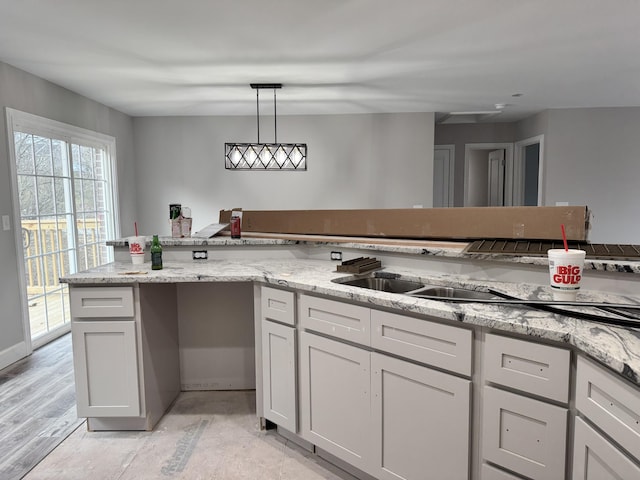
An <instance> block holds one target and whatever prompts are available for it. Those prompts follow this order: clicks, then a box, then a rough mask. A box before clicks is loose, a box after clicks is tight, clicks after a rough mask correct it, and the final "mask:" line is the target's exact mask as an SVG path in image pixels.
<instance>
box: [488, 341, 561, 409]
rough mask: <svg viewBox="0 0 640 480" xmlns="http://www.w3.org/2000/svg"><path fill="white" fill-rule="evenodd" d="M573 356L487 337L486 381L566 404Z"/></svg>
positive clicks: (552, 349) (524, 342)
mask: <svg viewBox="0 0 640 480" xmlns="http://www.w3.org/2000/svg"><path fill="white" fill-rule="evenodd" d="M570 358H571V352H570V351H569V350H564V349H562V348H556V347H551V346H549V345H542V344H538V343H533V342H527V341H525V340H517V339H515V338H509V337H503V336H500V335H493V334H487V336H486V337H485V348H484V366H485V372H486V379H487V380H488V381H490V382H494V383H498V384H500V385H504V386H507V387H512V388H516V389H518V390H522V391H524V392H529V393H533V394H535V395H540V396H542V397H545V398H550V399H552V400H557V401H559V402H563V403H567V402H568V401H569V361H570Z"/></svg>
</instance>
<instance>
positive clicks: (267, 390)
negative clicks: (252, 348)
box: [262, 321, 298, 432]
mask: <svg viewBox="0 0 640 480" xmlns="http://www.w3.org/2000/svg"><path fill="white" fill-rule="evenodd" d="M262 375H263V376H262V379H263V391H262V397H263V407H264V417H265V418H267V419H268V420H271V421H272V422H274V423H275V424H277V425H280V426H282V427H283V428H286V429H287V430H289V431H291V432H296V431H297V424H298V420H297V404H296V398H297V395H296V386H297V383H296V331H295V329H294V328H291V327H288V326H286V325H282V324H279V323H274V322H270V321H263V322H262Z"/></svg>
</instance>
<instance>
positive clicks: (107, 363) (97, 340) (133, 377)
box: [72, 320, 140, 417]
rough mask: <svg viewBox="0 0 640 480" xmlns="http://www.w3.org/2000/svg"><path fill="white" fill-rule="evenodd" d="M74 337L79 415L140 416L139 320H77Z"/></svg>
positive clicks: (73, 331)
mask: <svg viewBox="0 0 640 480" xmlns="http://www.w3.org/2000/svg"><path fill="white" fill-rule="evenodd" d="M72 337H73V357H74V369H75V381H76V394H77V395H76V397H77V408H78V416H79V417H124V416H137V415H139V414H140V395H139V391H140V388H139V383H138V355H137V347H136V330H135V322H134V321H133V320H127V321H122V320H121V321H86V322H82V321H80V322H75V323H74V324H73V329H72Z"/></svg>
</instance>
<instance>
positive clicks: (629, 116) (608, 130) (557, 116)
mask: <svg viewBox="0 0 640 480" xmlns="http://www.w3.org/2000/svg"><path fill="white" fill-rule="evenodd" d="M639 137H640V108H637V107H634V108H584V109H565V110H549V112H548V129H547V133H546V134H545V160H544V162H545V174H544V183H545V197H544V198H545V202H546V204H547V205H555V202H569V204H570V205H587V206H588V207H589V209H590V210H591V212H592V228H591V232H590V235H589V239H590V240H591V241H592V242H594V243H597V242H608V243H634V244H639V243H640V201H638V191H639V189H640V149H639V147H640V143H639V142H638V138H639Z"/></svg>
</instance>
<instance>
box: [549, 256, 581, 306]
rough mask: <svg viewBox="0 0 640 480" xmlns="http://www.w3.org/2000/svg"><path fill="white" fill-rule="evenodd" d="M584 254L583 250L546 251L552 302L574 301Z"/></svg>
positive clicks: (578, 287) (578, 286) (578, 288)
mask: <svg viewBox="0 0 640 480" xmlns="http://www.w3.org/2000/svg"><path fill="white" fill-rule="evenodd" d="M586 253H587V252H585V251H584V250H576V249H569V250H565V249H564V248H554V249H551V250H548V251H547V256H548V258H549V281H550V283H551V291H552V292H553V299H554V300H558V301H567V302H572V301H575V299H576V296H577V294H578V290H580V282H581V281H582V270H583V268H584V257H585V255H586Z"/></svg>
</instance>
